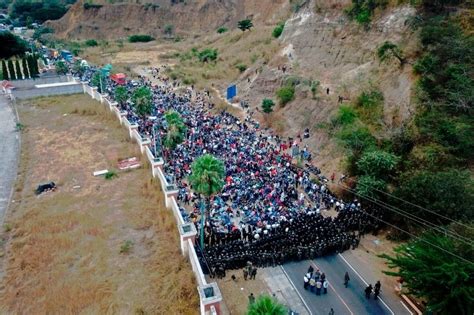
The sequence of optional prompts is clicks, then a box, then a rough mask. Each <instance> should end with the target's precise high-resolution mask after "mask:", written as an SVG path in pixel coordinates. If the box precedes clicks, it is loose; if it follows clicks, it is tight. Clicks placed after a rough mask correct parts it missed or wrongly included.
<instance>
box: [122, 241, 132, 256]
mask: <svg viewBox="0 0 474 315" xmlns="http://www.w3.org/2000/svg"><path fill="white" fill-rule="evenodd" d="M132 247H133V242H132V241H131V240H126V241H125V242H123V244H122V245H121V246H120V254H127V253H129V252H130V250H131V249H132Z"/></svg>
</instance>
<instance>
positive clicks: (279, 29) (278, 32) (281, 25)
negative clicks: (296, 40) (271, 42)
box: [272, 22, 285, 38]
mask: <svg viewBox="0 0 474 315" xmlns="http://www.w3.org/2000/svg"><path fill="white" fill-rule="evenodd" d="M284 28H285V22H280V23H278V25H277V26H276V27H275V28H274V29H273V32H272V36H273V37H275V38H278V37H280V35H281V34H282V33H283V29H284Z"/></svg>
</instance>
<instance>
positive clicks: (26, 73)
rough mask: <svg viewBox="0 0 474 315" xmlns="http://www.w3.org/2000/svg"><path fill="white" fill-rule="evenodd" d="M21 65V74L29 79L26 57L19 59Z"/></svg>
mask: <svg viewBox="0 0 474 315" xmlns="http://www.w3.org/2000/svg"><path fill="white" fill-rule="evenodd" d="M21 67H22V68H23V74H24V76H25V79H31V74H30V71H29V69H28V62H27V61H26V58H22V59H21Z"/></svg>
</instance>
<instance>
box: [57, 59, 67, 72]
mask: <svg viewBox="0 0 474 315" xmlns="http://www.w3.org/2000/svg"><path fill="white" fill-rule="evenodd" d="M54 66H55V68H56V73H57V74H66V73H67V71H68V69H67V66H66V63H65V62H64V61H62V60H59V61H57V62H56V63H55V64H54Z"/></svg>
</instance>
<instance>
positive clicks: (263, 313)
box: [247, 295, 288, 315]
mask: <svg viewBox="0 0 474 315" xmlns="http://www.w3.org/2000/svg"><path fill="white" fill-rule="evenodd" d="M286 314H288V310H287V309H286V307H285V306H283V305H282V304H280V303H279V302H278V301H277V300H276V299H274V298H272V297H270V296H268V295H261V296H259V297H258V298H257V299H256V300H255V302H253V303H250V304H249V307H248V309H247V315H286Z"/></svg>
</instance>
